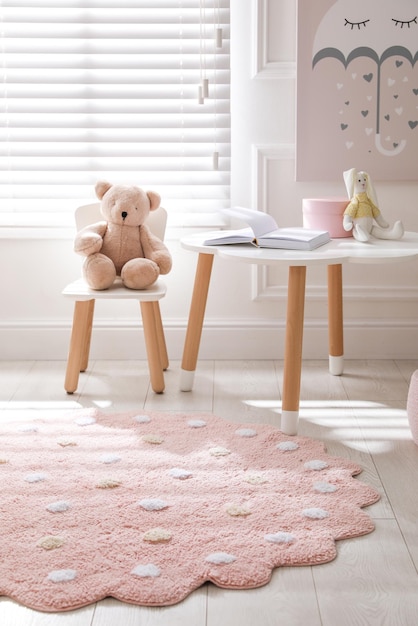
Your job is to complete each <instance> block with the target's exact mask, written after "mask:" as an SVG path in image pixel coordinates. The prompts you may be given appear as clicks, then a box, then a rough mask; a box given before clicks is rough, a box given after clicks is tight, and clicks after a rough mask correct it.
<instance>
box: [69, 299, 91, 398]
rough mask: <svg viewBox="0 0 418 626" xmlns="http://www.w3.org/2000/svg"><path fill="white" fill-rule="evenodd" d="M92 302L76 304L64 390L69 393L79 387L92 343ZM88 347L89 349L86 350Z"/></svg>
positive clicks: (78, 302)
mask: <svg viewBox="0 0 418 626" xmlns="http://www.w3.org/2000/svg"><path fill="white" fill-rule="evenodd" d="M91 302H92V301H91V300H85V301H84V300H83V301H77V302H75V304H74V314H73V327H72V331H71V339H70V348H69V353H68V360H67V370H66V374H65V382H64V389H65V390H66V392H67V393H74V391H75V390H76V389H77V386H78V378H79V375H80V371H81V367H82V364H83V365H84V363H82V361H83V360H85V356H86V351H87V353H88V345H89V342H90V334H91V325H90V331H89V324H91V319H92V315H93V311H92V308H94V300H93V307H92V305H91ZM86 346H87V349H86Z"/></svg>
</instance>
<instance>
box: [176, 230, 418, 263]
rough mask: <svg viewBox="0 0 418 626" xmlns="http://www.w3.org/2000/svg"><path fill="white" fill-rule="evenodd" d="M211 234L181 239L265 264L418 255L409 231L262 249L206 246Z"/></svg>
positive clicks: (198, 248)
mask: <svg viewBox="0 0 418 626" xmlns="http://www.w3.org/2000/svg"><path fill="white" fill-rule="evenodd" d="M206 237H207V233H197V234H194V235H189V236H188V237H184V238H183V239H182V240H181V245H182V247H183V248H185V249H186V250H191V251H193V252H198V253H206V254H213V255H216V256H219V257H222V258H226V259H231V260H233V259H235V260H237V261H242V262H246V263H254V264H261V265H292V266H293V265H306V266H307V265H321V264H322V265H324V264H326V265H331V264H334V263H347V262H348V263H393V262H396V261H403V260H404V261H406V260H410V259H415V258H418V233H415V232H405V234H404V236H403V237H402V239H396V240H389V239H388V240H386V239H373V240H371V241H370V242H367V243H362V242H359V241H356V240H355V239H354V238H353V237H344V238H341V239H331V241H330V242H329V243H327V244H325V245H323V246H320V247H319V248H316V249H315V250H283V249H277V248H258V247H257V246H254V245H252V244H235V245H233V244H226V245H219V246H209V245H204V243H203V242H204V241H205V238H206Z"/></svg>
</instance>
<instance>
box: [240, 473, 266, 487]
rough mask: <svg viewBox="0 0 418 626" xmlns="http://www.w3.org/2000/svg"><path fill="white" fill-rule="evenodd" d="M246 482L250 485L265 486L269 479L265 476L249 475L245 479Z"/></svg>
mask: <svg viewBox="0 0 418 626" xmlns="http://www.w3.org/2000/svg"><path fill="white" fill-rule="evenodd" d="M245 481H246V482H247V483H250V485H264V483H267V482H268V479H267V478H266V476H265V475H264V474H248V475H247V476H246V477H245Z"/></svg>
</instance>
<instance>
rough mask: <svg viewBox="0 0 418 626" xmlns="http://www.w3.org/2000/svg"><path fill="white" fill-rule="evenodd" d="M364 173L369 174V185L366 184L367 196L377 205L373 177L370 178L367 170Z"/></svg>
mask: <svg viewBox="0 0 418 626" xmlns="http://www.w3.org/2000/svg"><path fill="white" fill-rule="evenodd" d="M364 174H365V175H366V176H367V185H366V193H367V196H368V197H369V198H370V200H371V201H372V202H373V204H374V205H376V206H377V195H376V191H375V189H374V187H373V183H372V179H371V178H370V176H369V175H368V173H367V172H364Z"/></svg>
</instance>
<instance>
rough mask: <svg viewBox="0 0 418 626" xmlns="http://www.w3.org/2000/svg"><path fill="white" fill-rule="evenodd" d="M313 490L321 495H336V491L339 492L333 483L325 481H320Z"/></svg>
mask: <svg viewBox="0 0 418 626" xmlns="http://www.w3.org/2000/svg"><path fill="white" fill-rule="evenodd" d="M313 488H314V490H315V491H318V492H319V493H334V491H337V489H338V487H337V486H336V485H332V484H331V483H327V482H325V481H318V482H317V483H314V485H313Z"/></svg>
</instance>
